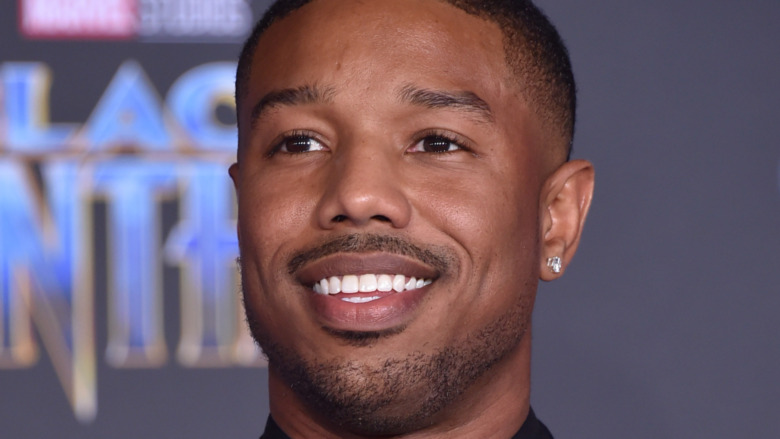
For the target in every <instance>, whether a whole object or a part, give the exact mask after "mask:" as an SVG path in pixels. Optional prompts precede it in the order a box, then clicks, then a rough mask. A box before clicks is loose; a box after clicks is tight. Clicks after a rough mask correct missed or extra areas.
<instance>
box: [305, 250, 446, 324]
mask: <svg viewBox="0 0 780 439" xmlns="http://www.w3.org/2000/svg"><path fill="white" fill-rule="evenodd" d="M294 277H295V278H296V280H297V281H298V282H300V283H301V284H302V285H303V286H304V287H305V288H306V289H307V290H308V291H310V292H311V294H310V295H309V300H310V303H311V304H312V309H313V310H314V311H315V314H316V316H317V318H318V320H319V321H320V322H321V323H322V325H323V327H325V328H328V329H331V330H338V331H384V330H388V329H392V328H394V327H399V326H401V325H405V324H407V323H409V321H411V320H412V319H414V318H415V316H416V315H417V314H418V312H419V311H418V310H419V308H420V304H421V303H422V302H423V301H424V299H425V297H426V296H427V295H428V293H429V292H430V291H431V286H432V285H433V284H435V283H436V282H437V280H438V279H439V277H440V272H439V271H438V270H436V269H435V268H433V267H431V266H429V265H427V264H425V263H423V262H420V261H418V260H416V259H414V258H410V257H406V256H402V255H397V254H392V253H379V252H373V253H338V254H332V255H329V256H326V257H324V258H321V259H317V260H315V261H313V262H311V263H309V264H306V265H304V266H303V267H301V268H300V270H298V271H297V272H296V273H294Z"/></svg>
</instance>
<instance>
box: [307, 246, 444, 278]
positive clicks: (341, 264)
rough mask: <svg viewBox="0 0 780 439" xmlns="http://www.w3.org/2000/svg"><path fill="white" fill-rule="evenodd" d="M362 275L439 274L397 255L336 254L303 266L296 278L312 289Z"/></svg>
mask: <svg viewBox="0 0 780 439" xmlns="http://www.w3.org/2000/svg"><path fill="white" fill-rule="evenodd" d="M350 274H353V275H361V274H390V275H393V274H402V275H404V276H407V277H415V278H417V279H431V280H435V279H436V278H438V277H439V272H438V271H436V269H434V268H433V267H430V266H429V265H427V264H425V263H423V262H421V261H418V260H416V259H413V258H409V257H407V256H402V255H398V254H393V253H381V252H372V253H336V254H332V255H329V256H325V257H323V258H320V259H317V260H315V261H313V262H311V263H308V264H306V265H304V266H303V267H301V268H300V269H299V270H298V271H297V272H296V273H295V278H296V280H298V281H299V282H300V283H302V284H304V285H307V286H311V285H313V284H314V283H315V282H319V281H320V280H321V279H325V278H329V277H331V276H345V275H350Z"/></svg>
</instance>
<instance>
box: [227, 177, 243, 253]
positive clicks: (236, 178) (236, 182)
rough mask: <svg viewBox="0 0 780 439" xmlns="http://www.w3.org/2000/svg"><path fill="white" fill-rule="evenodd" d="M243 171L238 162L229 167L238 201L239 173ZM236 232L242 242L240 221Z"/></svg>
mask: <svg viewBox="0 0 780 439" xmlns="http://www.w3.org/2000/svg"><path fill="white" fill-rule="evenodd" d="M240 172H241V169H240V168H239V166H238V163H233V164H232V165H230V168H228V174H230V179H231V180H233V189H234V190H235V191H236V201H238V178H239V177H238V174H239V173H240ZM236 233H237V235H238V241H239V242H241V228H239V227H238V222H236Z"/></svg>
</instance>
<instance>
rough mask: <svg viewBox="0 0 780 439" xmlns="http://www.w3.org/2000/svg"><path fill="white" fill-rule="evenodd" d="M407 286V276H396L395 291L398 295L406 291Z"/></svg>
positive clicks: (394, 279) (394, 278) (394, 280)
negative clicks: (405, 286)
mask: <svg viewBox="0 0 780 439" xmlns="http://www.w3.org/2000/svg"><path fill="white" fill-rule="evenodd" d="M405 284H406V276H404V275H403V274H396V275H395V276H394V277H393V289H394V290H395V292H396V293H400V292H401V291H403V290H404V285H405Z"/></svg>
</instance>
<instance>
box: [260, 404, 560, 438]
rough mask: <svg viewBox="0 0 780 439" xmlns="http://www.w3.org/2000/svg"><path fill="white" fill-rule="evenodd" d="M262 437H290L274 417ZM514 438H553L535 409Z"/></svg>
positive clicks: (266, 425) (269, 421) (269, 420)
mask: <svg viewBox="0 0 780 439" xmlns="http://www.w3.org/2000/svg"><path fill="white" fill-rule="evenodd" d="M260 439H290V436H287V434H285V432H283V431H282V429H281V428H279V426H278V425H276V422H274V419H273V418H272V417H270V416H269V417H268V422H267V423H266V424H265V432H263V435H262V436H260ZM512 439H553V437H552V434H550V430H548V429H547V427H545V426H544V424H542V421H540V420H538V419H536V415H534V411H533V409H530V410H528V417H527V418H525V422H523V426H522V427H520V431H518V432H517V433H515V435H514V436H512Z"/></svg>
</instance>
